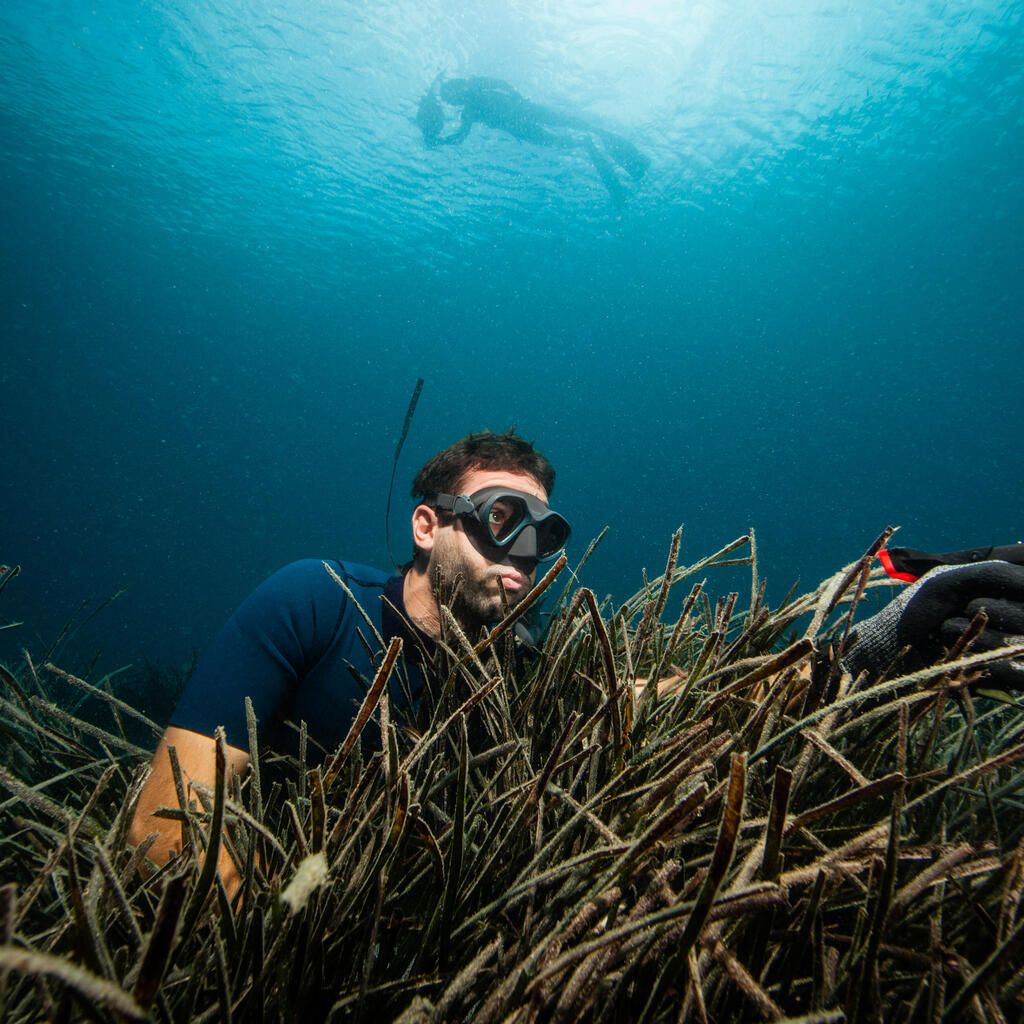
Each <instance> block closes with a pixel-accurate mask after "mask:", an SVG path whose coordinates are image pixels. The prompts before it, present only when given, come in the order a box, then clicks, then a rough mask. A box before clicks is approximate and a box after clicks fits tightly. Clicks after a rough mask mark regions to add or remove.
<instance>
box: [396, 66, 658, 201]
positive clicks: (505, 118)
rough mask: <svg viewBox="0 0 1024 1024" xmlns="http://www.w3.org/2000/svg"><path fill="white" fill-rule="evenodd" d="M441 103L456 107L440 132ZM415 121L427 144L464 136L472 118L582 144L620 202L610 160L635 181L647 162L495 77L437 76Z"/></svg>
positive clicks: (622, 194) (628, 146) (549, 140)
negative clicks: (449, 126)
mask: <svg viewBox="0 0 1024 1024" xmlns="http://www.w3.org/2000/svg"><path fill="white" fill-rule="evenodd" d="M444 104H447V105H448V106H453V107H460V108H461V118H460V121H459V126H458V128H456V129H455V130H454V131H452V132H449V133H448V134H447V135H445V134H443V132H444V127H445V123H446V118H445V111H444ZM416 123H417V124H418V125H419V127H420V131H421V132H422V133H423V140H424V142H426V144H427V145H428V146H445V145H456V144H458V143H460V142H462V140H463V139H465V138H466V136H467V135H468V134H469V132H470V129H471V128H472V127H473V125H474V124H484V125H487V126H488V127H489V128H494V129H497V130H498V131H503V132H505V133H506V134H508V135H511V136H512V137H513V138H516V139H522V140H523V141H524V142H532V143H534V144H536V145H539V146H554V147H556V148H559V149H585V150H586V152H587V155H588V156H589V157H590V159H591V161H592V162H593V164H594V167H595V168H596V170H597V173H598V175H599V176H600V178H601V181H602V183H603V184H604V186H605V188H606V189H607V190H608V193H609V194H610V195H611V197H612V199H613V200H614V201H615V203H616V204H617V205H622V203H623V202H625V199H626V190H625V188H624V187H623V184H622V182H621V181H620V180H619V177H618V175H617V174H616V173H615V168H614V166H613V163H612V161H614V163H615V164H617V165H618V166H619V167H621V168H622V170H624V171H625V172H626V173H627V174H628V175H629V176H630V177H631V178H633V179H634V180H635V181H639V180H640V179H641V178H642V177H643V176H644V174H645V172H646V171H647V168H648V167H649V166H650V163H651V161H650V159H649V158H648V157H646V156H645V155H644V154H643V153H641V152H640V150H638V149H637V148H636V146H634V145H633V144H632V143H631V142H629V141H627V140H626V139H624V138H623V137H622V136H621V135H616V134H615V133H614V132H609V131H606V130H605V129H603V128H598V127H596V126H595V125H593V124H591V123H590V122H588V121H585V120H583V119H582V118H579V117H574V116H572V115H570V114H562V113H559V112H558V111H556V110H551V109H550V108H548V107H543V106H541V105H540V104H539V103H532V102H531V101H530V100H528V99H526V98H525V97H523V96H522V95H521V94H520V93H518V92H516V90H515V89H513V88H512V86H510V85H509V84H508V82H504V81H502V80H501V79H500V78H483V77H473V78H446V79H442V78H441V76H438V78H436V79H435V80H434V84H433V85H432V86H431V87H430V89H428V90H427V92H426V94H425V95H424V96H423V98H422V99H421V100H420V105H419V110H418V111H417V114H416ZM598 143H599V144H600V147H601V148H600V149H599V148H598ZM609 158H610V160H609Z"/></svg>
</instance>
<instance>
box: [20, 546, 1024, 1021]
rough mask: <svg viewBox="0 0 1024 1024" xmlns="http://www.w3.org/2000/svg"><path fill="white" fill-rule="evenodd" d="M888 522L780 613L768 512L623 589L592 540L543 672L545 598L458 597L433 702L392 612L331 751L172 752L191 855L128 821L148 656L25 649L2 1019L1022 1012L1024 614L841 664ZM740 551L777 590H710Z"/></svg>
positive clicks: (567, 587)
mask: <svg viewBox="0 0 1024 1024" xmlns="http://www.w3.org/2000/svg"><path fill="white" fill-rule="evenodd" d="M886 537H887V534H883V535H882V537H880V538H879V540H878V541H876V542H875V543H874V544H872V545H871V546H870V547H869V549H868V550H867V551H866V552H865V554H864V556H863V557H862V558H860V559H858V560H857V561H855V562H853V563H852V564H851V565H849V566H846V567H845V568H843V569H841V570H840V571H839V572H837V573H836V574H835V575H834V576H833V577H831V578H830V579H828V580H825V581H824V582H823V583H822V584H821V585H820V586H818V587H817V588H815V589H814V590H812V591H810V592H808V593H805V594H802V595H797V593H796V591H795V590H791V591H790V592H789V593H788V594H787V595H786V597H785V598H784V600H783V601H782V603H781V604H780V605H779V606H778V607H777V608H774V609H772V608H770V607H769V606H768V605H767V603H766V600H765V595H766V593H767V591H766V587H765V580H764V578H763V577H762V576H761V575H760V574H759V572H758V566H757V559H756V546H755V541H754V536H753V532H751V533H750V534H749V535H747V536H744V537H740V538H737V539H736V540H735V541H733V542H732V543H730V544H728V545H725V546H724V547H723V548H721V549H720V550H719V551H717V552H714V553H713V554H711V555H709V556H707V557H706V558H703V559H700V560H699V561H697V562H695V563H693V564H691V565H685V564H683V563H682V562H681V560H680V548H681V537H680V534H679V533H676V534H675V535H674V536H673V538H672V540H671V542H670V545H669V552H668V557H667V559H666V562H665V569H664V572H663V573H662V574H661V575H660V576H658V577H655V578H653V579H646V578H645V579H644V586H643V587H642V588H641V590H640V591H639V592H638V593H637V594H636V595H634V596H633V597H631V598H630V599H629V600H628V601H626V602H624V603H623V604H622V605H620V606H618V607H615V606H613V605H612V604H611V603H610V601H608V600H604V601H600V600H599V599H598V597H597V595H595V594H594V593H592V592H591V591H589V590H588V589H586V588H585V587H579V586H578V585H573V583H572V581H571V580H570V581H569V582H566V581H565V580H562V574H563V570H564V569H565V563H564V561H560V562H559V563H557V564H556V565H555V566H554V567H553V568H552V570H551V571H550V572H549V573H548V574H547V575H546V576H545V577H544V578H543V580H542V581H541V582H540V583H539V584H538V586H537V588H536V593H535V594H534V595H531V600H539V599H540V598H541V597H542V596H544V597H546V599H547V600H548V601H552V594H553V593H554V592H555V591H556V590H557V589H559V588H557V587H555V586H554V585H555V583H556V582H558V581H560V580H561V584H562V587H563V588H562V591H561V594H560V596H558V597H557V598H554V600H553V608H552V611H551V617H550V622H549V624H548V627H547V631H546V636H545V638H544V639H543V641H542V643H541V644H540V648H539V651H538V652H537V653H535V654H534V655H533V656H531V657H528V658H527V659H526V661H525V664H524V667H523V668H522V669H521V670H519V672H518V677H517V676H516V674H515V670H514V666H515V663H516V659H515V658H514V657H513V656H512V649H511V644H510V639H509V638H510V636H511V631H510V627H511V625H512V624H513V623H514V622H515V620H516V618H517V617H518V615H519V614H521V611H522V609H521V608H520V609H519V610H518V611H512V612H510V613H509V614H508V615H507V616H506V619H505V621H503V622H502V623H499V624H498V625H497V626H496V627H494V628H493V629H491V630H490V631H488V632H486V633H484V634H483V635H481V636H479V637H476V636H467V635H465V634H464V633H463V632H462V630H461V629H459V628H458V625H457V623H456V622H455V620H454V619H453V618H452V617H450V616H449V615H445V616H443V630H442V637H441V642H440V644H439V648H438V653H437V664H436V666H435V671H433V672H432V673H431V681H430V682H428V685H427V687H426V688H425V692H424V694H423V695H422V696H421V698H420V700H419V702H418V704H416V705H414V706H410V705H408V704H406V703H405V702H401V701H397V700H396V701H394V702H393V696H392V695H393V693H394V692H395V690H394V688H393V687H391V686H389V685H388V683H389V681H390V677H391V674H392V672H394V671H397V670H398V669H397V667H396V666H397V665H398V664H399V662H398V655H399V650H398V646H397V642H396V643H393V644H392V645H391V646H390V647H389V648H388V650H387V652H386V655H385V656H384V657H383V658H382V659H381V660H380V663H379V671H378V672H377V674H376V677H375V678H374V679H373V680H367V688H366V697H365V699H364V701H363V704H362V707H361V708H360V709H359V710H358V713H357V715H356V717H355V719H354V725H353V728H352V731H351V733H350V735H349V736H348V737H347V738H346V740H345V742H344V743H343V744H342V746H341V747H339V748H338V750H336V751H331V752H329V753H328V755H327V757H326V758H325V760H324V762H323V764H321V765H314V764H313V763H312V762H311V761H309V762H308V761H307V757H308V755H307V752H306V741H305V730H304V729H302V731H301V733H300V737H301V742H300V749H301V754H300V758H299V760H298V761H296V762H292V763H290V764H287V765H285V766H283V767H282V766H281V765H280V764H278V765H276V768H277V770H276V771H275V773H273V775H269V774H261V773H259V772H252V773H251V774H250V775H249V777H248V778H247V779H245V780H242V781H241V784H239V783H240V780H237V779H234V778H227V777H226V774H225V773H226V769H225V768H224V763H225V758H224V749H223V738H222V737H220V738H219V739H218V743H217V746H218V761H217V763H218V766H219V768H218V774H217V779H216V783H215V785H214V786H212V787H211V788H210V789H209V790H204V789H202V787H200V788H199V790H198V793H199V797H200V799H199V800H198V801H197V802H196V803H195V804H194V805H190V806H186V805H185V803H184V801H185V787H184V785H183V784H181V782H180V772H179V771H177V770H176V769H175V773H176V776H177V778H178V780H179V786H178V791H179V801H178V806H176V807H171V808H168V809H167V810H166V811H164V812H163V813H164V814H165V815H166V816H167V817H168V818H170V819H173V820H176V821H177V822H179V823H180V825H181V828H182V839H183V843H184V851H185V852H184V853H183V854H182V855H181V856H180V857H178V858H177V859H176V860H172V861H171V862H170V863H169V864H168V865H166V866H165V867H163V868H160V869H158V870H154V869H153V868H152V867H151V868H150V869H149V870H146V871H141V870H140V868H141V866H142V861H143V859H144V857H145V850H146V847H145V845H144V846H143V847H142V849H141V850H140V851H137V850H134V849H132V848H131V847H129V846H128V845H127V838H126V837H127V832H128V823H129V821H130V818H131V814H132V810H133V808H134V803H135V801H136V800H137V798H138V793H139V790H140V786H141V781H142V778H143V775H142V773H143V771H144V767H145V764H146V760H147V758H146V757H145V756H143V754H142V753H141V752H140V750H139V748H138V746H137V745H136V743H135V742H134V741H133V740H132V739H131V738H130V737H129V736H128V735H126V733H125V724H126V723H125V720H126V719H127V720H129V721H133V722H136V723H138V724H140V725H142V726H144V727H145V728H147V729H152V728H153V727H154V723H152V722H150V721H149V720H148V719H147V718H146V717H145V716H142V715H141V714H140V713H138V712H136V710H135V709H134V708H133V707H132V706H131V705H130V704H129V703H127V702H126V701H125V700H124V699H122V698H121V697H120V696H119V695H118V694H117V693H116V684H117V681H118V680H117V677H116V676H115V677H109V678H107V679H105V680H100V681H98V682H89V681H88V679H87V675H88V673H82V674H81V677H80V676H77V675H73V674H72V673H70V672H68V671H66V670H64V669H62V668H60V667H58V666H56V665H51V664H49V663H48V662H47V661H46V659H44V662H43V663H44V664H45V665H46V670H47V671H46V673H45V674H40V673H38V672H36V670H35V667H34V661H33V659H32V658H31V657H30V656H29V655H28V654H27V653H26V654H25V657H24V659H23V660H22V661H20V662H19V663H17V664H9V665H7V666H4V667H0V788H2V789H3V790H4V792H3V793H2V794H0V865H2V875H0V1017H2V1018H3V1019H4V1020H5V1021H12V1022H22V1021H35V1020H54V1021H57V1020H61V1021H64V1020H78V1019H89V1020H97V1021H118V1020H126V1019H152V1020H160V1021H187V1020H188V1021H191V1020H197V1021H204V1020H211V1021H212V1020H246V1021H249V1020H253V1021H276V1020H309V1021H319V1020H337V1021H349V1020H351V1021H370V1022H374V1024H375V1022H377V1021H380V1020H392V1019H400V1020H403V1021H407V1022H414V1021H415V1022H427V1021H481V1022H485V1021H494V1022H504V1021H508V1022H528V1021H556V1020H557V1021H562V1020H565V1021H569V1020H587V1021H609V1022H619V1021H623V1022H624V1021H630V1022H632V1021H669V1020H671V1021H677V1020H684V1021H688V1020H692V1021H704V1020H708V1021H733V1020H762V1019H764V1020H779V1019H791V1020H797V1019H801V1020H806V1021H839V1020H847V1021H875V1020H881V1019H884V1020H886V1021H899V1022H904V1021H905V1022H916V1021H922V1022H924V1021H928V1022H931V1021H942V1020H947V1021H958V1020H1015V1019H1021V1018H1022V1016H1024V995H1022V992H1024V971H1022V970H1021V969H1020V966H1019V965H1020V961H1021V958H1022V957H1021V955H1022V948H1024V912H1022V903H1024V797H1022V794H1021V789H1022V788H1024V771H1022V767H1021V766H1022V762H1024V711H1022V710H1021V708H1019V707H1016V706H1007V705H1002V704H993V703H992V702H991V701H988V700H986V699H984V698H980V697H978V696H977V695H976V693H975V688H974V685H973V684H974V682H975V680H976V679H977V678H978V676H979V674H980V672H981V670H982V669H983V668H984V666H985V664H987V663H988V662H990V661H991V660H992V659H993V658H994V657H1000V656H1002V657H1008V656H1012V655H1014V654H1016V655H1018V656H1019V655H1021V654H1022V653H1024V645H1017V646H1016V647H1011V648H1007V649H1006V650H1004V651H1003V652H997V653H996V654H992V653H986V654H983V655H977V654H974V653H972V651H971V647H970V643H971V640H972V637H973V636H974V635H976V633H977V629H978V624H977V623H975V624H974V625H973V627H972V628H969V630H968V634H967V635H965V637H964V638H963V641H962V643H961V644H959V645H957V646H956V647H955V648H954V649H953V650H952V651H951V652H949V656H948V657H947V658H946V659H945V660H944V661H941V662H940V663H938V664H936V665H934V666H930V667H926V668H924V669H921V670H919V671H917V672H915V673H913V674H910V675H904V676H893V677H892V678H883V679H879V680H871V681H868V680H865V679H852V678H851V677H850V676H849V675H848V674H846V673H844V672H843V670H842V667H841V665H840V664H839V663H838V660H837V658H836V656H835V653H834V652H835V651H836V650H839V649H841V647H842V644H843V642H844V640H845V638H846V637H847V635H848V632H849V628H850V625H851V623H852V622H853V616H854V614H855V613H856V611H857V605H858V603H859V602H860V601H861V600H862V599H863V598H864V597H865V595H872V594H874V593H876V592H877V593H878V594H879V595H881V597H882V599H884V598H885V597H886V596H888V595H887V594H886V591H885V588H887V587H888V584H887V583H886V581H885V580H884V578H882V577H881V576H880V574H878V573H877V572H873V571H872V570H871V569H870V563H871V557H872V556H873V554H874V553H875V551H876V550H877V548H878V547H879V546H880V545H881V544H882V543H884V540H885V538H886ZM592 547H593V546H592ZM591 550H592V548H591ZM588 556H589V551H588ZM723 566H732V567H733V569H732V570H731V575H734V574H735V567H736V566H747V567H748V568H749V572H750V588H749V604H748V605H747V607H743V602H741V600H740V598H739V596H738V592H734V593H727V594H725V595H722V596H720V597H717V598H713V597H711V596H710V595H711V594H712V593H713V574H714V572H715V570H716V569H718V568H720V567H723ZM327 571H328V570H327V569H326V568H325V572H327ZM16 575H17V569H16V568H14V569H10V568H0V590H4V588H5V587H8V584H9V583H11V581H12V580H13V579H14V578H15V576H16ZM566 575H568V576H572V574H569V573H566ZM339 583H340V581H339ZM16 590H17V587H16V585H12V586H11V587H10V588H9V589H7V590H6V591H5V592H4V600H5V602H9V601H10V600H11V599H12V595H14V594H16ZM744 590H745V587H744ZM76 614H78V615H80V614H81V613H80V612H79V613H76ZM9 625H10V626H12V627H13V626H14V625H15V624H13V623H11V624H9ZM832 641H834V643H832ZM816 652H819V653H817V654H816ZM812 661H813V663H814V664H813V666H812V664H811V663H812ZM659 681H660V684H659ZM51 683H52V685H53V686H57V685H58V684H60V685H65V686H70V687H72V688H73V689H74V691H75V692H77V693H79V694H82V695H84V696H82V697H81V698H80V700H82V701H84V702H85V703H83V704H81V705H80V706H75V707H69V706H67V703H66V702H65V704H64V705H61V702H60V699H59V694H58V693H57V691H56V690H54V689H52V688H51ZM87 712H88V714H87ZM247 721H248V722H249V748H250V752H251V754H252V756H253V758H254V760H255V761H257V763H259V761H260V758H263V757H266V756H267V755H268V754H269V753H270V752H268V751H262V750H260V748H259V739H258V728H257V723H256V721H255V718H254V716H253V714H252V710H251V707H250V708H249V709H248V712H247ZM370 722H375V723H376V725H377V728H378V729H379V733H380V736H381V737H382V745H383V748H382V749H381V750H380V751H376V752H375V751H373V750H371V749H369V748H368V747H367V746H364V744H363V743H361V742H359V740H360V734H361V733H362V731H363V730H364V728H365V727H366V725H367V724H368V723H370ZM173 763H174V762H172V764H173ZM271 777H273V778H274V779H275V781H273V782H270V783H269V784H268V779H270V778H271ZM175 827H177V826H175ZM221 848H224V849H227V850H228V852H229V853H230V855H231V856H232V857H233V858H234V859H235V861H236V864H237V866H238V869H239V875H240V877H241V883H240V885H239V887H238V890H237V891H235V892H233V893H229V892H227V891H226V890H225V888H224V886H223V884H222V883H221V881H220V879H219V878H218V877H217V876H216V873H215V871H214V870H213V864H214V863H215V862H216V855H217V852H218V851H219V850H220V849H221Z"/></svg>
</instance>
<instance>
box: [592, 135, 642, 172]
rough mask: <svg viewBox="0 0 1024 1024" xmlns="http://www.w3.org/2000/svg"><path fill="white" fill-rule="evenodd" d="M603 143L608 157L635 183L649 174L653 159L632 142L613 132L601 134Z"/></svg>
mask: <svg viewBox="0 0 1024 1024" xmlns="http://www.w3.org/2000/svg"><path fill="white" fill-rule="evenodd" d="M601 141H602V142H603V143H604V148H605V149H606V150H607V152H608V155H609V156H610V157H611V158H612V159H613V160H614V161H615V162H616V163H617V164H618V165H619V166H620V167H621V168H622V169H623V170H624V171H625V172H626V173H627V174H628V175H629V176H630V177H631V178H633V180H634V181H639V180H640V179H641V178H642V177H643V176H644V175H645V174H646V173H647V168H648V167H650V166H651V158H650V157H649V156H646V155H644V154H643V153H641V152H640V150H639V149H637V148H636V146H634V145H633V143H632V142H629V141H628V140H626V139H624V138H623V137H622V136H621V135H616V134H614V133H613V132H601Z"/></svg>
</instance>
